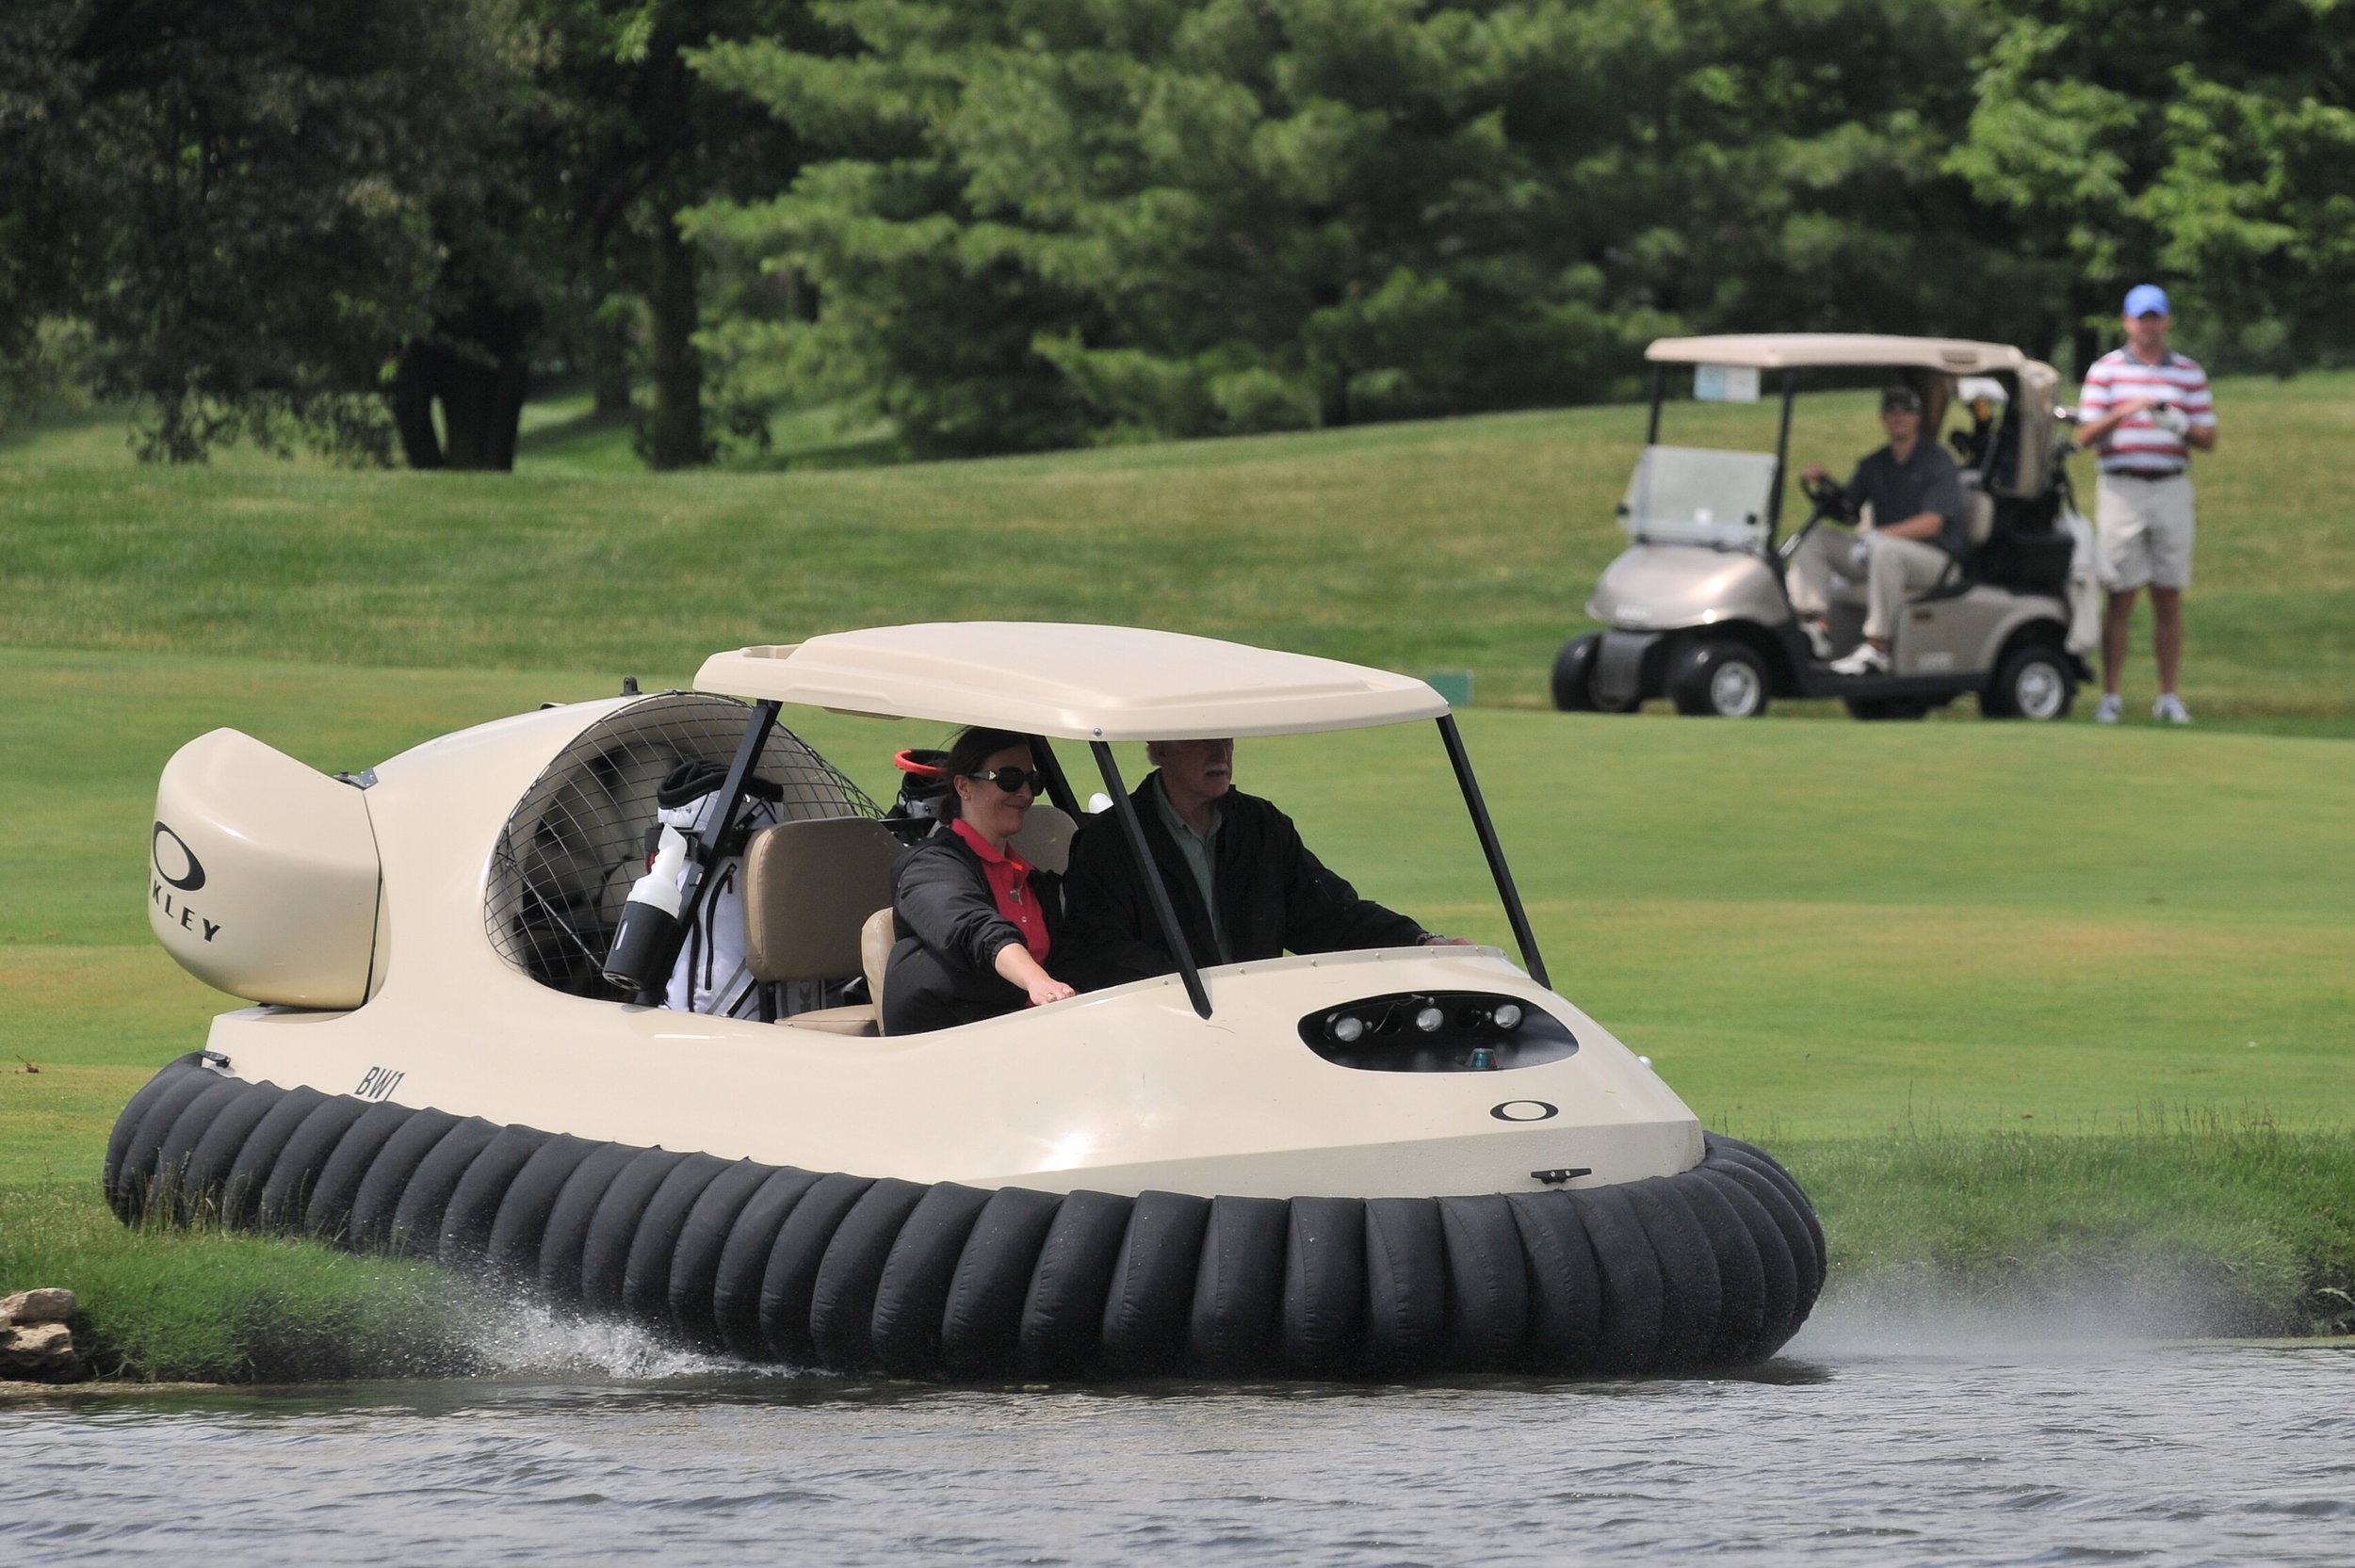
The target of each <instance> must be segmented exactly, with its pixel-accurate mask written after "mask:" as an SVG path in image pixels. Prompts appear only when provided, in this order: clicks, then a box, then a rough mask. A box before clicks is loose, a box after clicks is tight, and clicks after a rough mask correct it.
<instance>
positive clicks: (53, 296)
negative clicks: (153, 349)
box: [0, 0, 90, 426]
mask: <svg viewBox="0 0 2355 1568" xmlns="http://www.w3.org/2000/svg"><path fill="white" fill-rule="evenodd" d="M76 9H77V6H76V4H75V3H74V0H22V3H21V4H18V5H15V6H11V7H9V8H6V9H5V10H0V426H5V425H6V424H7V423H8V420H9V419H10V418H12V417H13V416H14V415H15V414H16V413H18V412H22V411H23V410H24V409H25V408H26V407H28V406H30V405H31V404H32V403H34V402H36V401H38V400H39V399H40V398H41V396H43V395H44V394H46V393H47V392H48V391H50V390H51V387H52V385H53V384H54V381H55V380H56V372H57V366H56V364H55V355H54V353H53V351H52V343H53V341H54V335H55V334H54V333H53V332H52V331H50V328H51V327H52V326H53V324H54V322H55V320H56V318H57V317H59V316H61V315H70V314H71V313H73V312H74V311H75V310H78V309H79V308H80V307H81V305H82V304H83V303H84V301H85V299H86V298H87V285H88V283H89V277H90V273H89V257H88V256H87V254H86V253H85V251H84V248H83V246H82V244H81V243H80V241H81V238H82V233H81V225H80V224H79V223H78V222H77V221H76V220H75V215H76V213H77V211H79V210H80V208H81V206H82V203H83V202H84V200H86V199H87V179H88V174H89V165H88V162H87V160H86V159H85V157H84V156H83V154H82V149H81V146H80V137H78V136H77V135H76V133H75V130H74V125H73V111H74V107H75V105H76V104H77V102H78V100H79V96H80V90H81V86H82V74H83V73H81V72H80V71H78V70H77V69H76V68H75V67H74V65H73V62H72V61H70V60H69V59H68V57H67V52H68V48H69V46H70V44H71V41H72V38H73V25H74V13H75V11H76Z"/></svg>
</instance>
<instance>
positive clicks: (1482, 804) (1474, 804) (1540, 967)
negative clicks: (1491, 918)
mask: <svg viewBox="0 0 2355 1568" xmlns="http://www.w3.org/2000/svg"><path fill="white" fill-rule="evenodd" d="M1439 738H1440V739H1441V740H1442V741H1444V742H1445V743H1446V744H1447V760H1448V763H1449V765H1450V766H1452V767H1453V768H1454V769H1455V783H1456V785H1457V787H1459V788H1461V789H1462V790H1463V792H1464V804H1466V805H1467V806H1470V808H1471V818H1472V828H1473V830H1474V831H1475V832H1478V833H1479V834H1480V852H1481V853H1482V854H1484V855H1486V856H1487V857H1488V875H1490V876H1491V877H1494V878H1495V879H1496V883H1497V897H1500V898H1502V899H1503V900H1504V917H1505V918H1506V919H1507V920H1510V921H1511V922H1512V923H1513V940H1514V941H1515V942H1517V943H1519V945H1520V949H1521V967H1522V968H1523V969H1524V970H1526V971H1528V974H1529V978H1531V979H1533V980H1535V981H1536V982H1537V983H1538V984H1539V985H1542V986H1544V987H1546V988H1547V989H1548V990H1551V989H1552V987H1553V982H1552V981H1551V980H1550V979H1548V978H1546V961H1545V960H1544V959H1543V958H1541V957H1540V956H1539V955H1538V952H1537V936H1536V933H1535V931H1533V930H1531V929H1529V912H1528V911H1527V910H1524V909H1523V908H1521V895H1520V890H1519V888H1517V887H1515V886H1514V885H1513V868H1512V867H1511V866H1509V865H1505V864H1504V846H1503V845H1502V844H1500V843H1498V842H1497V828H1496V824H1495V823H1494V822H1491V821H1490V820H1488V802H1487V801H1486V800H1483V799H1482V798H1481V794H1480V781H1479V780H1478V779H1475V778H1473V777H1472V769H1471V758H1470V756H1469V755H1467V754H1466V753H1465V751H1464V737H1463V736H1462V735H1461V734H1460V733H1458V732H1457V730H1456V728H1455V715H1454V714H1452V713H1443V714H1441V715H1439ZM1205 1016H1207V1014H1206V1015H1205Z"/></svg>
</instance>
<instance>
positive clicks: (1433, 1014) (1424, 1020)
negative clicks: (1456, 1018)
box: [1415, 1002, 1447, 1034]
mask: <svg viewBox="0 0 2355 1568" xmlns="http://www.w3.org/2000/svg"><path fill="white" fill-rule="evenodd" d="M1446 1022H1447V1014H1446V1013H1444V1012H1441V1011H1440V1010H1438V1009H1437V1007H1434V1006H1432V1005H1431V1004H1430V1003H1427V1002H1426V1003H1424V1004H1423V1006H1422V1008H1421V1010H1419V1011H1418V1012H1417V1013H1416V1014H1415V1027H1417V1028H1419V1029H1421V1031H1422V1032H1423V1033H1425V1034H1437V1033H1438V1032H1439V1026H1440V1025H1442V1024H1444V1023H1446Z"/></svg>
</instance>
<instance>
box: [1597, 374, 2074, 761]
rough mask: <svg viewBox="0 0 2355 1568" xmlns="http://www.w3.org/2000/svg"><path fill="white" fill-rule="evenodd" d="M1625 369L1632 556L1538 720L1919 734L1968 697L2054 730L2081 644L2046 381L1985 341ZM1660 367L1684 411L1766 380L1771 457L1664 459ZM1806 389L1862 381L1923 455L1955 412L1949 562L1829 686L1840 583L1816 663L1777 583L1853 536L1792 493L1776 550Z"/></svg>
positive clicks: (1857, 630) (1846, 590) (1839, 580)
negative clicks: (1797, 703) (1687, 395)
mask: <svg viewBox="0 0 2355 1568" xmlns="http://www.w3.org/2000/svg"><path fill="white" fill-rule="evenodd" d="M1645 358H1646V359H1648V360H1649V361H1650V362H1651V365H1652V380H1651V412H1650V419H1649V425H1648V426H1647V428H1646V434H1645V438H1644V451H1643V455H1642V456H1641V457H1640V458H1638V459H1637V460H1636V463H1635V473H1634V476H1633V477H1632V479H1631V480H1630V481H1629V484H1628V489H1627V495H1626V499H1625V500H1623V501H1622V502H1621V503H1620V505H1619V525H1620V526H1621V527H1623V528H1625V529H1626V530H1627V532H1628V533H1629V535H1630V536H1631V537H1632V541H1633V542H1632V544H1631V545H1630V546H1629V548H1628V549H1627V550H1626V551H1624V552H1623V553H1622V554H1621V555H1620V556H1619V557H1618V558H1617V559H1616V560H1614V561H1613V562H1612V563H1611V565H1610V566H1609V567H1608V568H1606V569H1605V570H1604V572H1603V574H1602V576H1601V578H1600V581H1598V582H1597V583H1596V585H1595V593H1594V597H1593V598H1592V599H1591V600H1590V601H1589V602H1588V603H1587V606H1586V613H1587V614H1588V615H1590V616H1592V617H1594V618H1595V619H1596V620H1598V621H1600V622H1605V623H1606V624H1607V625H1608V626H1609V627H1610V628H1611V629H1610V630H1608V631H1602V632H1589V633H1587V634H1585V635H1584V636H1582V637H1577V638H1573V639H1571V640H1570V641H1568V642H1567V643H1566V644H1564V645H1563V648H1562V651H1561V653H1560V654H1559V655H1557V656H1556V658H1555V660H1554V667H1553V682H1552V685H1553V703H1554V706H1555V707H1557V708H1561V709H1565V710H1572V711H1586V712H1597V711H1600V712H1604V713H1632V712H1633V711H1635V709H1636V708H1637V707H1639V706H1640V705H1642V703H1644V702H1645V700H1646V699H1648V698H1654V697H1665V698H1668V699H1670V700H1671V701H1673V702H1674V703H1676V705H1677V711H1678V712H1680V713H1684V714H1697V715H1711V716H1715V717H1718V718H1725V719H1746V718H1751V717H1754V716H1756V715H1758V714H1761V713H1763V712H1765V711H1766V706H1767V703H1768V702H1769V701H1770V700H1771V699H1773V698H1775V697H1837V698H1840V699H1841V700H1842V701H1843V702H1844V703H1846V704H1847V707H1848V711H1849V712H1850V713H1851V714H1853V715H1855V716H1856V717H1857V718H1859V719H1919V718H1920V717H1922V716H1923V715H1924V714H1925V713H1927V712H1928V711H1929V710H1930V709H1931V708H1934V707H1941V706H1943V705H1945V704H1946V703H1951V702H1953V701H1954V700H1955V699H1956V698H1957V697H1958V696H1960V695H1962V694H1963V693H1964V692H1973V693H1976V694H1977V696H1978V699H1979V710H1980V712H1982V713H1984V714H1985V715H1987V716H1988V717H1989V718H1990V719H1996V718H2001V719H2058V718H2061V717H2062V716H2064V715H2065V714H2067V713H2068V712H2069V707H2070V703H2071V701H2072V699H2073V698H2074V696H2075V694H2076V687H2077V683H2078V682H2080V681H2082V680H2085V679H2087V678H2088V676H2089V675H2090V671H2088V670H2087V667H2086V664H2085V661H2084V659H2083V658H2082V657H2081V656H2080V650H2081V649H2082V647H2084V646H2085V645H2086V644H2087V635H2086V634H2087V631H2088V630H2089V626H2088V625H2087V622H2086V620H2085V618H2084V617H2082V616H2076V617H2072V606H2071V574H2072V571H2075V572H2078V573H2081V574H2082V573H2083V572H2085V571H2086V570H2087V569H2088V568H2089V565H2090V563H2089V560H2087V558H2086V554H2087V553H2086V552H2084V551H2082V550H2081V549H2080V548H2079V541H2078V538H2077V536H2076V534H2075V533H2074V532H2073V531H2072V530H2071V527H2070V526H2068V525H2064V522H2063V517H2062V513H2063V502H2064V499H2065V497H2066V496H2067V493H2068V476H2067V474H2066V472H2065V471H2064V469H2063V466H2062V457H2063V454H2064V453H2065V451H2066V450H2067V446H2068V441H2067V437H2066V434H2065V433H2064V430H2063V425H2064V419H2063V416H2062V415H2061V413H2060V412H2059V411H2058V410H2057V409H2056V408H2055V402H2054V393H2055V388H2056V386H2057V384H2058V381H2059V378H2058V376H2057V375H2056V374H2055V372H2054V370H2053V367H2052V366H2050V365H2048V364H2040V363H2038V361H2035V360H2032V359H2029V358H2028V357H2027V356H2026V355H2024V354H2022V352H2021V351H2020V350H2019V349H2017V348H2009V347H2007V346H2006V345H2003V344H1995V343H1971V342H1964V341H1959V340H1955V339H1946V338H1913V337H1882V336H1872V335H1864V334H1855V333H1833V332H1790V333H1774V334H1762V335H1746V336H1723V337H1690V338H1662V339H1660V340H1659V341H1657V342H1655V343H1653V344H1652V345H1651V347H1650V348H1648V349H1647V350H1646V351H1645ZM1670 366H1691V367H1692V377H1693V388H1694V395H1695V396H1696V397H1697V399H1699V400H1702V401H1725V402H1756V401H1758V400H1759V392H1760V382H1761V380H1762V378H1763V377H1764V375H1765V374H1766V373H1768V372H1779V378H1778V381H1777V382H1776V383H1775V385H1776V389H1777V390H1778V392H1779V394H1780V398H1781V418H1780V423H1779V427H1778V435H1777V438H1776V443H1775V449H1774V451H1773V452H1772V453H1765V452H1739V451H1721V450H1715V449H1710V448H1703V447H1693V446H1670V445H1663V444H1662V443H1661V440H1660V424H1661V412H1662V405H1663V403H1664V402H1665V398H1666V394H1667V391H1668V381H1669V367H1670ZM1806 371H1816V372H1840V371H1845V372H1849V373H1850V374H1849V375H1847V376H1846V377H1845V378H1843V379H1844V380H1845V381H1846V382H1847V383H1848V384H1852V385H1853V384H1859V383H1860V380H1863V378H1860V376H1858V375H1857V374H1856V373H1857V372H1865V373H1867V375H1868V376H1869V375H1870V374H1871V373H1873V372H1878V373H1880V374H1879V375H1878V377H1877V379H1878V380H1881V381H1884V382H1891V381H1895V382H1903V383H1904V384H1906V385H1908V386H1909V387H1911V388H1912V389H1913V390H1914V392H1915V393H1916V395H1917V396H1919V397H1920V398H1921V402H1922V439H1923V440H1925V441H1936V440H1938V439H1940V431H1941V428H1942V427H1943V426H1944V424H1945V422H1946V415H1947V413H1948V412H1949V410H1950V409H1954V408H1956V407H1957V406H1959V407H1961V408H1962V409H1963V410H1964V412H1966V414H1967V415H1968V419H1967V421H1966V422H1958V424H1957V428H1956V429H1955V430H1954V431H1952V432H1951V433H1950V434H1949V435H1948V436H1947V437H1946V439H1947V440H1948V442H1949V443H1950V445H1952V446H1953V447H1954V449H1955V451H1956V453H1957V459H1958V461H1959V462H1960V464H1961V468H1962V484H1963V522H1964V525H1965V529H1966V532H1967V536H1968V539H1969V552H1968V554H1967V556H1966V557H1965V558H1962V559H1960V560H1957V561H1956V562H1954V563H1953V564H1952V565H1951V566H1950V567H1949V568H1948V570H1947V572H1946V574H1945V575H1944V576H1943V577H1942V578H1941V580H1940V581H1939V582H1938V583H1937V584H1936V585H1935V586H1933V587H1932V588H1930V589H1929V590H1927V591H1926V592H1924V593H1922V594H1920V595H1918V596H1917V597H1915V598H1914V599H1913V600H1912V601H1911V602H1910V603H1909V604H1908V606H1907V607H1906V611H1905V614H1904V615H1903V616H1902V617H1901V618H1900V621H1899V623H1898V625H1897V628H1896V635H1895V638H1894V646H1893V647H1892V651H1891V667H1890V669H1889V670H1888V671H1887V672H1886V673H1880V674H1871V675H1843V674H1840V673H1837V672H1835V671H1833V670H1832V669H1831V665H1832V664H1833V662H1834V661H1835V660H1837V659H1839V658H1841V657H1842V656H1843V655H1846V654H1848V653H1850V652H1852V651H1853V650H1854V649H1855V648H1856V647H1857V646H1858V644H1859V643H1860V642H1861V641H1862V640H1863V623H1864V608H1865V606H1864V591H1863V583H1862V581H1861V579H1860V576H1859V577H1855V578H1851V577H1847V576H1844V575H1835V576H1834V577H1833V579H1832V584H1833V592H1832V594H1831V596H1830V597H1831V600H1832V603H1831V606H1830V611H1829V615H1828V618H1827V619H1828V625H1827V627H1826V628H1825V631H1826V632H1827V640H1828V643H1829V646H1828V647H1827V648H1826V647H1819V646H1818V645H1817V644H1816V643H1815V642H1814V641H1813V640H1812V639H1811V638H1810V636H1809V631H1810V628H1809V627H1807V626H1805V625H1803V624H1802V623H1801V621H1800V619H1799V617H1798V616H1797V615H1796V614H1795V612H1794V610H1793V608H1792V604H1791V596H1790V592H1789V588H1788V583H1787V581H1786V574H1787V573H1788V571H1789V569H1790V562H1791V561H1792V558H1793V557H1794V556H1795V554H1796V552H1797V551H1798V550H1799V548H1800V546H1801V545H1802V544H1803V543H1804V542H1806V541H1807V539H1808V537H1809V535H1810V534H1811V533H1812V532H1813V531H1814V530H1816V529H1818V528H1823V527H1834V526H1839V525H1852V524H1859V523H1863V524H1866V525H1869V524H1870V522H1871V519H1869V518H1863V519H1860V518H1858V517H1856V516H1854V515H1853V514H1852V513H1851V511H1850V509H1849V508H1848V504H1847V498H1846V496H1845V494H1844V493H1843V491H1842V488H1841V486H1840V485H1839V484H1838V483H1836V482H1834V481H1831V480H1829V479H1824V480H1817V481H1813V482H1811V483H1808V484H1807V485H1805V486H1804V487H1803V488H1804V493H1805V494H1806V497H1807V500H1808V502H1809V503H1810V508H1811V509H1810V510H1809V513H1808V515H1807V517H1806V519H1805V520H1804V521H1803V522H1802V523H1801V524H1800V525H1799V526H1798V527H1797V528H1796V529H1795V530H1793V531H1791V532H1789V533H1788V534H1786V533H1785V532H1784V531H1783V526H1782V525H1783V489H1784V478H1785V476H1786V475H1787V474H1788V473H1789V471H1790V445H1791V415H1792V409H1793V405H1794V403H1795V400H1796V398H1797V396H1798V392H1799V388H1800V383H1801V376H1802V372H1806ZM1860 435H1861V432H1860ZM1843 466H1845V465H1844V463H1843ZM2072 626H2073V628H2074V630H2073V633H2072Z"/></svg>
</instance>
